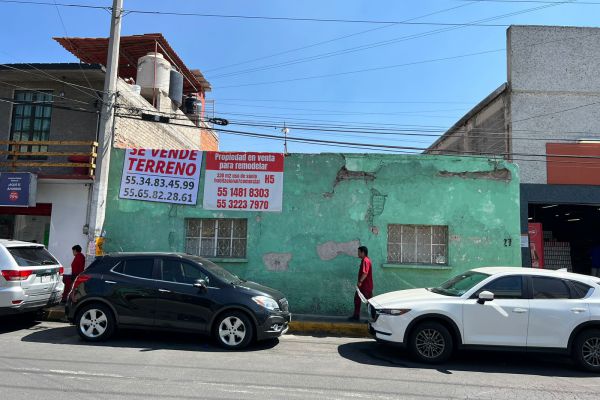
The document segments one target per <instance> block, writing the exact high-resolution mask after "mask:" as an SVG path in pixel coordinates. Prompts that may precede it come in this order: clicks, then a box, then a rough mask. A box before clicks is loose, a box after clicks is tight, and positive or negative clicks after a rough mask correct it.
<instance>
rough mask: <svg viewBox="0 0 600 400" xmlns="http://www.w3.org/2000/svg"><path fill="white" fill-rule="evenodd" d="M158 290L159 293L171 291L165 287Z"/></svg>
mask: <svg viewBox="0 0 600 400" xmlns="http://www.w3.org/2000/svg"><path fill="white" fill-rule="evenodd" d="M158 291H159V292H161V293H171V291H170V290H167V289H158Z"/></svg>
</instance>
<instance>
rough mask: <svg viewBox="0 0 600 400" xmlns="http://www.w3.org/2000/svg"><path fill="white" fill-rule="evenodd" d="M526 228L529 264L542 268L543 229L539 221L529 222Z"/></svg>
mask: <svg viewBox="0 0 600 400" xmlns="http://www.w3.org/2000/svg"><path fill="white" fill-rule="evenodd" d="M528 228H529V229H528V230H529V250H530V251H531V266H532V267H533V268H544V229H543V228H542V224H540V223H539V222H530V223H529V224H528Z"/></svg>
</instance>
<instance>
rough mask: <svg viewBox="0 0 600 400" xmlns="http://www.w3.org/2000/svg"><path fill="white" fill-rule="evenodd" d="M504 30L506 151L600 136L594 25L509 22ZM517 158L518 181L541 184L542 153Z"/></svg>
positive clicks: (599, 47) (599, 66)
mask: <svg viewBox="0 0 600 400" xmlns="http://www.w3.org/2000/svg"><path fill="white" fill-rule="evenodd" d="M507 35H508V36H507V41H508V47H507V54H508V81H509V85H510V89H511V99H510V110H511V121H510V124H511V133H512V136H513V140H512V151H513V152H514V153H525V154H536V155H544V154H545V153H546V142H552V141H558V140H559V139H572V140H573V141H576V140H577V139H581V138H589V137H596V138H598V139H600V134H598V132H599V131H598V126H600V79H599V77H600V29H599V28H579V27H558V26H511V27H510V28H509V29H508V33H507ZM531 138H537V139H547V140H531ZM519 158H521V160H516V162H517V164H519V166H520V170H521V181H522V182H523V183H540V184H545V183H547V176H546V164H545V157H533V156H527V157H519ZM523 158H525V159H526V160H523Z"/></svg>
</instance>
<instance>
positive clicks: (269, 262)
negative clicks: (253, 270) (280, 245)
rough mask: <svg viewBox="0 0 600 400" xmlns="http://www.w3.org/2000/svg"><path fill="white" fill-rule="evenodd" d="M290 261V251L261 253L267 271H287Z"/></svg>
mask: <svg viewBox="0 0 600 400" xmlns="http://www.w3.org/2000/svg"><path fill="white" fill-rule="evenodd" d="M290 261H292V253H267V254H265V255H263V262H264V263H265V267H267V269H268V270H269V271H287V269H288V266H289V264H290Z"/></svg>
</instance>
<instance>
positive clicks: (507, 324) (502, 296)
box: [463, 275, 529, 347]
mask: <svg viewBox="0 0 600 400" xmlns="http://www.w3.org/2000/svg"><path fill="white" fill-rule="evenodd" d="M524 287H525V286H524V283H523V277H522V276H521V275H511V276H503V277H500V278H497V279H495V280H493V281H492V282H490V283H488V284H487V285H485V286H484V287H483V288H481V289H480V290H478V291H477V293H476V294H475V296H473V297H475V298H471V299H468V300H465V302H464V304H463V343H464V344H467V345H489V346H517V347H524V346H526V345H527V325H528V322H529V300H528V299H526V298H524V297H526V296H525V290H524ZM484 290H487V291H490V292H492V293H494V300H492V301H487V302H485V304H479V303H478V302H477V295H478V294H479V292H481V291H484Z"/></svg>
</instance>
